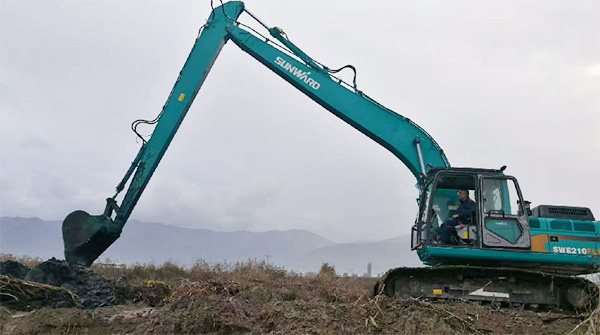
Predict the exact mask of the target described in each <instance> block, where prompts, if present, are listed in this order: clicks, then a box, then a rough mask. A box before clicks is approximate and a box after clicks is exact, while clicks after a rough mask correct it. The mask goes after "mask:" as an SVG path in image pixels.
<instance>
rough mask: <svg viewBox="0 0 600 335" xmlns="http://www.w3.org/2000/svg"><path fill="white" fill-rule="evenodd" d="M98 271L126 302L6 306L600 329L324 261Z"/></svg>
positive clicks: (441, 328)
mask: <svg viewBox="0 0 600 335" xmlns="http://www.w3.org/2000/svg"><path fill="white" fill-rule="evenodd" d="M93 271H94V272H96V273H99V274H101V275H103V276H104V277H106V278H107V279H108V280H109V282H110V283H111V284H112V285H113V286H114V287H115V289H116V291H117V299H116V300H115V302H116V303H118V306H110V307H102V308H99V309H94V310H89V311H83V310H79V309H74V308H61V309H43V310H39V311H34V312H30V313H17V312H14V311H10V310H5V311H3V310H0V317H1V318H2V328H1V329H2V333H7V334H8V333H11V334H69V333H77V334H98V333H103V334H104V333H114V334H234V333H235V334H237V333H241V334H265V333H267V334H391V333H394V334H545V335H552V334H568V333H569V332H572V334H589V335H591V334H598V333H600V331H599V330H598V329H597V328H598V324H599V322H598V320H597V317H598V311H596V312H594V313H591V314H589V315H585V316H579V315H565V314H555V313H548V312H544V313H536V312H532V311H523V310H518V309H499V310H496V309H493V308H491V307H490V306H485V305H484V306H482V305H476V304H472V303H467V302H461V301H455V302H452V303H441V302H433V301H427V300H422V299H415V298H408V297H407V298H402V299H389V298H387V297H384V296H377V297H374V298H373V297H371V295H370V292H371V290H372V287H373V284H374V283H375V279H371V278H359V277H339V276H337V275H336V273H335V269H334V268H333V267H331V266H329V265H326V264H324V265H323V266H322V267H321V269H320V271H319V272H318V273H317V274H314V275H308V276H307V275H301V274H296V273H293V272H288V271H285V270H284V269H281V268H278V267H275V266H273V265H270V264H267V263H265V262H257V261H249V262H245V263H234V264H220V265H211V264H207V263H203V262H200V263H197V264H196V265H195V266H193V267H191V268H188V269H184V268H181V267H178V266H177V265H175V264H173V263H169V262H167V263H165V264H162V265H134V266H128V267H124V266H118V265H115V264H99V265H95V266H94V267H93Z"/></svg>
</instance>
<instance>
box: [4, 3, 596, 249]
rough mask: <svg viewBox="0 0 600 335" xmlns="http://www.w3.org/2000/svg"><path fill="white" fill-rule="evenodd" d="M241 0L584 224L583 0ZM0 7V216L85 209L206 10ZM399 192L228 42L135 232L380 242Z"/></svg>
mask: <svg viewBox="0 0 600 335" xmlns="http://www.w3.org/2000/svg"><path fill="white" fill-rule="evenodd" d="M246 5H247V6H248V8H250V9H251V10H252V12H253V13H256V14H257V15H258V16H259V17H260V18H261V19H263V20H264V21H265V22H267V23H268V24H271V25H276V26H280V27H282V28H283V29H284V30H285V31H286V32H287V33H288V35H289V36H290V38H291V39H292V41H293V42H295V43H296V44H297V45H299V46H300V47H301V48H302V49H303V50H305V51H306V52H307V53H308V54H309V55H311V56H313V57H315V58H316V59H318V60H319V61H321V62H323V63H325V64H328V65H329V66H331V67H335V66H340V65H343V64H346V63H352V64H354V65H355V66H356V67H357V68H358V84H359V88H360V89H362V90H364V91H365V92H366V93H367V94H369V95H370V96H372V97H373V98H375V99H376V100H378V101H379V102H381V103H383V104H384V105H386V106H387V107H390V108H391V109H393V110H395V111H396V112H398V113H400V114H402V115H405V116H407V117H409V118H411V119H412V120H414V121H416V122H417V123H418V124H419V125H421V126H422V127H423V128H425V129H426V130H427V131H428V132H429V133H430V134H432V135H433V137H434V138H435V139H436V140H437V141H438V142H439V143H440V144H441V146H442V148H443V149H444V150H445V152H446V153H447V155H448V157H449V159H450V161H451V163H452V164H453V165H454V166H481V167H499V166H501V165H505V164H506V165H508V167H509V169H508V170H507V172H509V173H511V174H513V175H515V176H516V177H517V178H518V179H519V181H520V183H521V187H522V189H523V191H524V193H525V196H526V197H527V198H528V199H529V200H531V201H533V202H534V204H540V203H546V204H551V203H556V204H570V205H581V206H588V207H591V208H592V210H593V211H594V212H595V213H597V214H596V215H600V207H599V206H600V196H599V195H598V192H597V189H598V186H600V173H599V169H598V166H600V97H599V96H600V95H599V94H598V92H600V70H599V69H600V44H599V43H597V42H598V38H599V37H600V23H598V22H599V21H598V19H597V13H598V12H599V11H600V4H599V3H598V2H597V1H580V2H577V5H573V4H572V3H566V2H561V1H555V2H554V1H550V2H516V1H485V2H481V1H460V2H445V1H432V2H422V1H402V2H399V1H393V2H392V1H325V2H324V1H316V0H315V1H302V2H298V1H251V0H249V1H246ZM0 6H1V7H2V8H1V9H2V10H0V189H1V190H0V206H1V208H0V211H1V213H0V214H1V215H8V216H25V217H31V216H38V217H41V218H44V219H47V220H54V219H62V218H63V217H64V216H65V215H66V214H67V213H69V212H70V211H72V210H75V209H84V210H87V211H89V212H92V213H99V212H101V211H102V208H103V206H104V199H105V198H106V197H107V196H110V195H112V194H113V192H114V187H115V185H116V184H117V183H118V182H119V180H120V178H121V177H122V175H123V174H124V172H125V170H126V169H127V167H128V166H129V163H130V162H131V160H132V159H133V157H134V156H135V154H136V152H137V150H138V149H139V145H140V144H139V143H137V142H136V137H135V135H134V134H132V133H131V132H130V130H129V125H130V123H131V121H133V120H135V119H137V118H149V119H152V118H154V116H155V115H156V114H157V113H158V112H159V111H160V108H161V107H162V106H163V104H164V101H165V99H166V98H167V96H168V94H169V92H170V90H171V87H172V85H173V83H174V81H175V79H176V78H177V74H178V73H179V71H180V70H181V66H182V65H183V62H184V61H185V59H186V57H187V55H188V53H189V50H190V49H191V46H192V43H193V41H194V38H195V37H196V34H197V32H198V28H199V27H200V26H201V25H202V24H203V23H204V21H205V19H206V18H207V17H208V14H209V11H210V8H209V7H210V6H209V5H208V3H207V2H202V1H200V2H199V1H182V2H177V3H176V5H173V4H172V3H171V2H164V1H144V2H139V1H120V2H106V1H103V2H101V1H99V2H92V1H85V2H84V1H81V2H73V1H53V2H46V1H30V2H23V1H3V2H1V3H0ZM242 20H244V22H250V19H249V18H248V17H247V16H244V17H243V18H242ZM253 25H254V26H256V24H253ZM343 76H344V78H345V79H347V80H351V79H352V78H351V77H350V76H349V74H346V73H344V74H343ZM143 131H144V132H145V133H149V132H150V131H151V129H144V130H143ZM465 132H466V134H465ZM34 148H36V149H34ZM50 148H51V149H50ZM414 184H415V181H414V178H413V177H412V176H411V175H410V173H409V172H408V170H407V169H406V168H405V167H404V166H403V164H402V163H401V162H399V161H398V160H397V159H395V158H394V157H393V156H392V155H391V154H389V153H388V152H387V151H386V150H385V149H383V148H381V147H380V146H379V145H377V144H376V143H374V142H372V141H370V140H369V139H367V138H366V137H365V136H364V135H362V134H360V133H359V132H357V131H356V130H354V129H352V128H351V127H348V126H347V125H346V124H344V123H343V122H341V121H340V120H339V119H337V118H336V117H334V116H332V115H331V114H329V113H328V112H327V111H325V110H324V109H322V108H321V107H320V106H318V105H317V104H316V103H314V102H312V101H310V100H309V99H307V98H306V97H305V96H303V95H302V94H301V93H300V92H298V91H297V90H296V89H294V88H293V87H291V86H289V85H288V84H287V83H285V82H284V81H282V80H281V79H280V78H279V77H277V76H276V75H274V74H273V73H270V71H269V70H267V69H265V68H264V67H263V66H262V65H261V64H259V63H258V62H256V61H254V60H253V59H251V57H249V56H248V55H246V54H245V53H243V52H242V51H240V50H238V49H237V48H236V47H235V45H233V44H232V43H229V44H227V45H226V46H225V47H224V49H223V51H222V53H221V56H220V57H219V59H218V60H217V61H216V63H215V66H214V68H213V70H212V72H211V74H210V76H209V78H208V79H207V81H206V82H205V84H204V86H203V87H202V90H201V91H200V93H199V94H198V97H197V100H196V102H195V104H194V105H193V106H192V108H191V109H190V112H189V113H188V116H187V117H186V120H185V122H184V123H183V124H182V126H181V128H180V130H179V132H178V134H177V136H176V137H175V139H174V141H173V143H172V145H171V147H170V149H169V151H168V152H167V154H166V155H165V157H164V159H163V162H162V163H161V165H160V166H159V168H158V169H157V171H156V173H155V175H154V177H153V179H152V181H151V182H150V184H149V186H148V188H147V189H146V191H145V193H144V195H143V196H142V198H141V199H140V202H139V205H138V207H137V208H136V210H135V211H134V213H133V218H139V219H142V220H145V221H155V222H164V223H170V224H179V225H184V226H194V227H207V228H212V229H217V230H239V229H251V230H270V229H291V228H300V229H307V230H310V231H314V232H316V233H319V234H322V235H323V236H326V237H328V238H330V239H332V240H335V241H338V242H343V241H350V240H357V239H360V240H363V239H375V238H385V237H390V236H396V235H399V234H403V233H407V232H408V231H409V229H410V226H411V225H412V222H413V220H414V215H415V212H416V205H415V198H416V196H417V194H416V189H415V188H414ZM590 186H591V187H590Z"/></svg>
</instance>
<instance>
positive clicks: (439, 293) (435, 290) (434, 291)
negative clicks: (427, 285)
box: [433, 288, 442, 295]
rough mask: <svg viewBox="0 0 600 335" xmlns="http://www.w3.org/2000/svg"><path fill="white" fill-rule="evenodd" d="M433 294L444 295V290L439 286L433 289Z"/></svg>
mask: <svg viewBox="0 0 600 335" xmlns="http://www.w3.org/2000/svg"><path fill="white" fill-rule="evenodd" d="M433 294H435V295H442V290H441V289H439V288H436V289H433Z"/></svg>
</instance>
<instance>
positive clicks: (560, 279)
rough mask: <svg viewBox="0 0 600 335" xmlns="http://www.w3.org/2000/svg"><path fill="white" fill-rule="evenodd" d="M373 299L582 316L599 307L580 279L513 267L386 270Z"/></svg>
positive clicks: (593, 293)
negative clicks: (478, 304)
mask: <svg viewBox="0 0 600 335" xmlns="http://www.w3.org/2000/svg"><path fill="white" fill-rule="evenodd" d="M374 294H375V295H378V294H384V295H386V296H389V297H399V296H405V295H407V296H412V297H423V298H432V299H446V300H468V301H474V302H481V303H490V304H492V305H495V306H498V307H500V306H511V307H523V308H527V309H544V310H566V311H584V310H588V309H593V308H595V307H596V306H597V305H598V296H599V294H600V293H599V289H598V287H597V286H596V285H595V284H594V283H592V282H591V281H589V280H587V279H585V278H581V277H571V276H565V275H557V274H549V273H544V272H539V271H531V270H523V269H515V268H487V267H473V266H439V267H423V268H396V269H392V270H389V271H388V272H387V273H386V274H385V275H383V277H381V279H380V280H379V281H378V282H377V284H376V285H375V289H374Z"/></svg>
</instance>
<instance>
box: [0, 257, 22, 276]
mask: <svg viewBox="0 0 600 335" xmlns="http://www.w3.org/2000/svg"><path fill="white" fill-rule="evenodd" d="M27 272H29V268H28V267H26V266H25V265H23V264H21V263H19V262H15V261H11V260H6V261H1V262H0V275H3V276H11V277H14V278H18V279H24V278H25V275H27Z"/></svg>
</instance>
